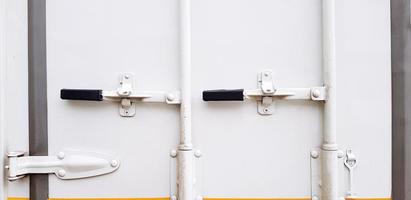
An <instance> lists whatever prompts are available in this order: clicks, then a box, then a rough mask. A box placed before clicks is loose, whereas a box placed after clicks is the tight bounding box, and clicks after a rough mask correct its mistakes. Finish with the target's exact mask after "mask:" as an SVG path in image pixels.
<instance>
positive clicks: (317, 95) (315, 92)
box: [312, 89, 321, 98]
mask: <svg viewBox="0 0 411 200" xmlns="http://www.w3.org/2000/svg"><path fill="white" fill-rule="evenodd" d="M312 94H313V97H314V98H318V97H320V95H321V92H320V91H319V90H317V89H315V90H313V92H312Z"/></svg>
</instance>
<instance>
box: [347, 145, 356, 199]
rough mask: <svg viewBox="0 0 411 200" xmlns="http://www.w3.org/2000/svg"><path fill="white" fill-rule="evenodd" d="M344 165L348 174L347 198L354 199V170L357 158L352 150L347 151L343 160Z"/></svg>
mask: <svg viewBox="0 0 411 200" xmlns="http://www.w3.org/2000/svg"><path fill="white" fill-rule="evenodd" d="M344 165H345V167H347V169H348V172H349V174H350V175H349V184H348V191H347V197H354V196H355V193H354V169H355V167H357V158H356V156H355V154H354V153H353V151H352V149H347V152H346V156H345V158H344Z"/></svg>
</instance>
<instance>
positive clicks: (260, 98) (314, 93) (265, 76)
mask: <svg viewBox="0 0 411 200" xmlns="http://www.w3.org/2000/svg"><path fill="white" fill-rule="evenodd" d="M258 87H259V88H260V89H257V90H245V91H244V96H245V97H246V98H248V99H254V100H257V103H258V104H257V111H258V113H259V114H260V115H272V114H273V112H274V103H275V100H276V99H281V100H312V101H324V100H326V97H327V91H326V88H325V87H312V88H276V87H275V86H274V83H273V73H272V71H271V70H264V71H262V72H261V73H260V74H259V75H258Z"/></svg>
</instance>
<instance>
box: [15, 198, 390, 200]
mask: <svg viewBox="0 0 411 200" xmlns="http://www.w3.org/2000/svg"><path fill="white" fill-rule="evenodd" d="M169 199H170V198H169V197H153V198H50V199H49V200H169ZM8 200H30V199H29V198H22V197H9V198H8ZM204 200H311V198H309V197H303V198H213V197H204ZM346 200H392V199H391V198H389V197H382V198H362V197H361V198H359V197H358V198H346Z"/></svg>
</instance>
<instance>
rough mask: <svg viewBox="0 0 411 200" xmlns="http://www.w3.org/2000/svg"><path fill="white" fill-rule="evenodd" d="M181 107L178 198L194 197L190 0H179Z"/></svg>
mask: <svg viewBox="0 0 411 200" xmlns="http://www.w3.org/2000/svg"><path fill="white" fill-rule="evenodd" d="M179 3H180V65H181V105H180V106H181V107H180V123H181V125H180V126H181V127H180V128H181V130H180V145H179V147H178V157H177V159H178V199H179V200H193V199H194V169H193V167H194V163H193V162H194V160H193V156H194V155H193V145H192V140H191V0H180V2H179Z"/></svg>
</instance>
